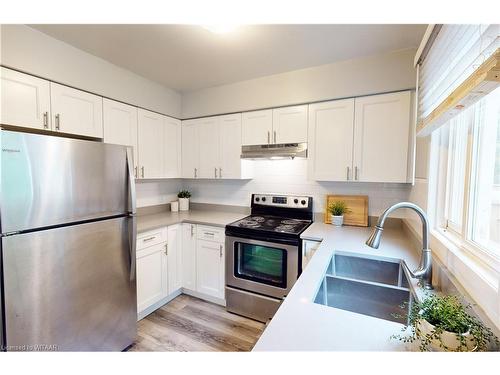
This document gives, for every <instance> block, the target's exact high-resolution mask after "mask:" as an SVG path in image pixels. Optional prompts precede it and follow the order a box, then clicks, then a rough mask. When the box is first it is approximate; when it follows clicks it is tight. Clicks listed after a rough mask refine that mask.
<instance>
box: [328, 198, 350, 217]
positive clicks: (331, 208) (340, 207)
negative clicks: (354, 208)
mask: <svg viewBox="0 0 500 375" xmlns="http://www.w3.org/2000/svg"><path fill="white" fill-rule="evenodd" d="M328 212H329V213H330V214H332V215H333V216H341V215H343V214H345V213H348V212H351V210H349V207H347V205H346V203H345V201H333V202H331V203H330V204H329V205H328Z"/></svg>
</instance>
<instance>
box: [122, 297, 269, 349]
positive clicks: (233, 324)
mask: <svg viewBox="0 0 500 375" xmlns="http://www.w3.org/2000/svg"><path fill="white" fill-rule="evenodd" d="M137 324H138V328H137V331H138V335H137V336H138V337H137V341H136V343H135V344H134V345H133V346H132V347H131V348H130V349H129V351H182V352H184V351H189V352H191V351H220V352H228V351H229V352H231V351H250V350H252V348H253V346H254V345H255V343H256V342H257V340H258V339H259V337H260V335H261V334H262V332H263V330H264V327H265V325H264V324H263V323H260V322H257V321H255V320H251V319H247V318H244V317H242V316H239V315H235V314H231V313H228V312H227V311H226V309H225V308H224V307H222V306H219V305H216V304H213V303H210V302H206V301H202V300H200V299H198V298H194V297H191V296H187V295H185V294H181V295H180V296H178V297H176V298H175V299H173V300H172V301H170V302H169V303H167V304H166V305H165V306H163V307H162V308H160V309H158V310H156V311H155V312H154V313H152V314H150V315H148V316H147V317H145V318H144V319H142V320H141V321H139V322H137Z"/></svg>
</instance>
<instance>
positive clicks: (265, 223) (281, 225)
mask: <svg viewBox="0 0 500 375" xmlns="http://www.w3.org/2000/svg"><path fill="white" fill-rule="evenodd" d="M311 223H312V221H311V220H300V219H292V218H285V217H279V216H271V215H250V216H247V217H245V218H243V219H241V220H238V221H235V222H234V223H231V224H229V225H228V227H238V228H245V229H252V230H258V231H268V232H274V233H284V234H293V235H298V234H300V233H301V232H302V231H303V230H304V229H305V228H307V227H308V226H309V225H310V224H311Z"/></svg>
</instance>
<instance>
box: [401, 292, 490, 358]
mask: <svg viewBox="0 0 500 375" xmlns="http://www.w3.org/2000/svg"><path fill="white" fill-rule="evenodd" d="M470 308H471V305H470V304H463V303H462V302H461V301H460V299H459V298H458V297H457V296H453V295H446V296H439V295H436V294H429V295H428V296H427V297H426V298H425V299H424V300H423V301H422V302H417V301H414V302H413V305H412V307H411V309H410V314H409V316H408V325H407V326H405V327H404V328H403V331H407V330H408V328H410V333H409V334H406V335H404V334H403V335H393V336H391V337H392V338H394V339H398V340H401V341H403V342H414V341H415V340H419V341H420V346H419V349H420V350H421V351H429V350H430V349H431V344H432V343H433V342H438V343H439V346H440V347H441V348H443V349H444V350H447V351H469V350H470V348H469V347H468V346H467V340H468V338H467V336H466V335H465V334H469V335H470V336H469V340H470V339H472V341H473V343H474V345H475V348H474V350H477V351H485V350H488V345H489V344H490V343H492V342H495V344H496V345H498V344H499V341H498V338H497V337H496V336H495V335H494V334H493V332H492V331H491V329H490V328H488V327H486V326H485V325H484V324H483V323H482V322H481V321H480V320H479V319H477V318H476V317H474V316H472V315H470V314H469V313H468V312H467V310H468V309H470ZM422 319H425V320H426V321H427V322H429V323H430V324H432V325H433V326H434V328H433V329H432V330H431V331H430V332H428V333H426V332H422V330H421V326H420V321H421V320H422ZM445 331H447V332H451V333H454V334H455V335H456V338H457V341H458V346H457V347H456V348H449V347H448V346H446V344H445V343H444V342H443V339H442V334H443V333H444V332H445Z"/></svg>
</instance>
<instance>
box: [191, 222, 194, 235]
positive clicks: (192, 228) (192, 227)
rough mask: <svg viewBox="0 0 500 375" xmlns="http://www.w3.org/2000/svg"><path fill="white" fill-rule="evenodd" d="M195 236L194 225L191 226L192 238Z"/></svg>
mask: <svg viewBox="0 0 500 375" xmlns="http://www.w3.org/2000/svg"><path fill="white" fill-rule="evenodd" d="M193 236H194V225H191V237H193Z"/></svg>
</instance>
